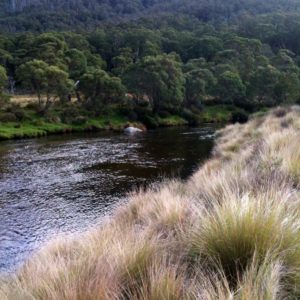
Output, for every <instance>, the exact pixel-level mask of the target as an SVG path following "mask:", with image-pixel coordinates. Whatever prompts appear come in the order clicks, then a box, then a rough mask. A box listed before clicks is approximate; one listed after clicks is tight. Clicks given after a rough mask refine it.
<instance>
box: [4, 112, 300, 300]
mask: <svg viewBox="0 0 300 300" xmlns="http://www.w3.org/2000/svg"><path fill="white" fill-rule="evenodd" d="M107 121H108V120H103V119H101V120H100V119H95V120H93V121H89V120H88V121H87V123H86V124H85V125H87V124H88V123H89V122H92V123H93V125H94V126H99V127H100V126H110V125H111V124H110V125H109V124H108V123H107ZM119 122H123V120H119V119H118V118H116V120H115V122H114V124H115V125H116V126H117V125H118V124H119ZM90 124H91V123H90ZM282 124H284V126H282ZM39 126H41V128H43V126H46V124H40V125H39ZM299 134H300V109H299V108H298V107H291V108H284V110H282V109H277V110H275V111H274V110H273V111H271V112H269V113H266V114H264V115H261V116H259V117H256V118H252V119H251V120H250V121H249V122H248V123H246V124H244V125H241V124H235V125H230V126H227V127H226V128H225V129H223V130H221V131H220V132H219V133H218V139H217V141H216V146H215V149H214V154H213V157H212V158H211V159H210V160H209V161H207V162H206V163H205V164H204V165H203V166H202V167H201V168H199V170H198V171H197V172H196V173H195V174H194V175H193V176H192V177H191V178H190V179H189V180H187V181H186V182H179V181H176V180H173V181H168V182H165V183H162V184H160V185H155V186H150V187H149V188H148V190H146V191H144V190H143V191H137V192H134V193H132V194H130V195H129V196H128V203H127V204H126V205H123V206H121V207H120V208H118V209H117V211H116V212H115V213H114V214H113V216H111V217H109V218H107V219H106V220H105V221H104V222H102V225H99V226H96V227H95V228H93V229H90V230H89V231H88V232H86V233H83V234H80V235H79V236H71V237H69V238H67V239H66V238H60V239H56V240H54V241H50V242H49V244H48V245H45V246H44V247H42V249H41V250H40V251H38V252H37V253H36V254H35V255H34V257H32V258H31V259H30V260H29V261H28V262H27V263H25V265H24V266H22V267H21V268H20V269H19V270H18V271H17V272H16V274H14V275H9V276H8V275H7V276H6V277H5V278H4V277H3V278H2V279H1V280H0V298H1V299H5V300H8V299H9V300H14V299H16V300H18V299H42V300H44V299H46V300H47V299H49V300H53V299H67V300H69V299H70V300H71V299H72V300H81V299H96V300H98V299H99V300H103V299H105V300H106V299H109V300H110V299H120V300H123V299H141V300H161V299H163V300H164V299H172V300H173V299H174V300H181V299H189V300H190V299H201V300H202V299H208V300H215V299H224V300H225V299H237V300H241V299H242V300H248V299H249V300H252V299H259V300H264V299H272V300H273V299H274V300H275V299H299V298H300V272H299V270H300V221H299V220H300V189H299V178H300V177H299V176H300V171H299V170H300V151H299V149H300V139H299Z"/></svg>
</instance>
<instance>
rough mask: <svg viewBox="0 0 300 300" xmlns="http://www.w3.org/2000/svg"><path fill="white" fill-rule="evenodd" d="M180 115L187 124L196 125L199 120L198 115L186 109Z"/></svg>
mask: <svg viewBox="0 0 300 300" xmlns="http://www.w3.org/2000/svg"><path fill="white" fill-rule="evenodd" d="M181 117H182V118H184V119H185V120H187V121H188V122H189V125H197V124H199V122H200V120H199V117H198V116H197V115H196V114H194V113H193V112H191V111H190V110H188V109H184V110H183V112H182V113H181Z"/></svg>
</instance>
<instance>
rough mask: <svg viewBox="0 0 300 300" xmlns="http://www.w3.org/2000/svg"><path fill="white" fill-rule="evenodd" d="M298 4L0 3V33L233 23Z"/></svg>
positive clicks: (232, 0)
mask: <svg viewBox="0 0 300 300" xmlns="http://www.w3.org/2000/svg"><path fill="white" fill-rule="evenodd" d="M299 10H300V3H299V1H298V0H264V1H261V0H184V1H179V0H52V1H48V0H3V1H0V29H1V30H3V31H8V32H15V31H45V30H74V29H79V28H81V29H83V30H86V29H87V28H88V29H95V28H96V27H97V26H99V25H101V24H103V23H109V24H112V23H114V24H115V23H116V22H125V21H128V20H131V19H133V20H136V19H137V18H139V17H141V16H150V17H153V16H155V17H157V16H159V17H163V16H166V15H174V14H176V15H178V14H182V15H189V16H190V17H195V19H197V20H200V21H203V22H214V23H223V22H229V23H232V22H236V21H237V19H238V18H239V17H241V16H242V17H244V16H245V14H246V15H250V16H251V15H261V14H270V13H273V14H274V13H282V12H285V13H294V12H296V11H298V12H299Z"/></svg>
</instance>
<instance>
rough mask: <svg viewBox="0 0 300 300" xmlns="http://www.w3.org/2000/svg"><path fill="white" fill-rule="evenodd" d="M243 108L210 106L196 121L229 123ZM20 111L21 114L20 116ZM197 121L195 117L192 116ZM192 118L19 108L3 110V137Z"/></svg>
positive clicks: (144, 125) (0, 136)
mask: <svg viewBox="0 0 300 300" xmlns="http://www.w3.org/2000/svg"><path fill="white" fill-rule="evenodd" d="M240 112H241V110H239V109H237V108H235V107H232V106H226V105H223V106H222V105H218V106H209V107H207V108H205V109H204V110H203V112H202V113H201V114H199V115H198V116H197V120H196V122H197V123H200V124H201V123H229V122H230V121H232V119H233V117H234V114H236V113H240ZM18 115H21V117H20V118H18ZM193 121H195V120H193ZM190 122H191V120H189V119H188V118H186V117H183V116H179V115H169V116H166V117H161V116H153V117H151V119H150V121H149V120H148V122H147V121H146V122H140V121H133V120H132V119H131V118H130V117H128V116H126V115H122V114H120V113H117V112H115V113H109V114H107V115H103V116H100V117H97V118H96V117H90V118H88V117H83V116H79V117H76V118H74V120H73V121H72V122H63V121H62V120H61V119H60V118H58V117H57V116H55V117H54V118H53V117H51V118H49V117H48V116H44V117H43V116H40V115H38V114H37V113H35V111H34V110H32V109H30V108H26V107H25V108H22V110H20V109H18V110H17V111H16V113H13V112H10V113H2V114H0V140H8V139H22V138H36V137H41V136H47V135H51V134H67V133H71V132H92V131H101V130H112V131H123V130H124V128H125V127H126V126H134V127H138V128H141V129H146V128H147V127H148V128H149V127H150V128H151V127H169V126H187V125H189V124H190Z"/></svg>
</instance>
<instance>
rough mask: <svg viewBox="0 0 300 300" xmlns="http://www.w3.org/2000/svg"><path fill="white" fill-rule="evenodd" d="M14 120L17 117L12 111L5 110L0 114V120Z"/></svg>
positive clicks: (4, 121) (5, 121) (6, 121)
mask: <svg viewBox="0 0 300 300" xmlns="http://www.w3.org/2000/svg"><path fill="white" fill-rule="evenodd" d="M16 121H17V117H16V115H15V114H14V113H12V112H5V113H2V114H0V122H3V123H8V122H16Z"/></svg>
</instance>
